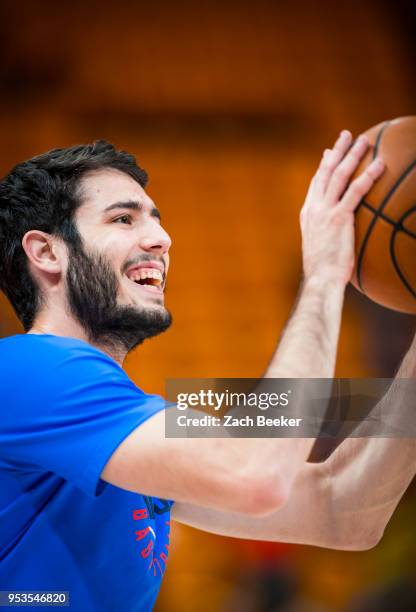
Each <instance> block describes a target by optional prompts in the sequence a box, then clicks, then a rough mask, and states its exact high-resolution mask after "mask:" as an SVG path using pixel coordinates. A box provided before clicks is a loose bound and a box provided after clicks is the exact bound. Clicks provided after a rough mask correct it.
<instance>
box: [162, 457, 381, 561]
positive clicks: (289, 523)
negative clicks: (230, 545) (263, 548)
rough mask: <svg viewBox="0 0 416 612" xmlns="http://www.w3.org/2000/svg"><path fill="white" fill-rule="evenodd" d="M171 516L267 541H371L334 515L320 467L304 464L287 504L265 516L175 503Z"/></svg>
mask: <svg viewBox="0 0 416 612" xmlns="http://www.w3.org/2000/svg"><path fill="white" fill-rule="evenodd" d="M172 518H173V519H175V520H178V521H180V522H181V523H185V524H187V525H190V526H192V527H196V528H197V529H203V530H204V531H209V532H211V533H216V534H218V535H224V536H229V537H235V538H246V539H249V540H266V541H269V542H289V543H292V544H307V545H311V546H320V547H324V548H334V549H339V550H365V549H368V548H370V547H371V546H372V545H373V544H374V542H373V540H372V539H370V538H369V537H368V535H367V534H365V533H362V532H361V531H360V526H359V525H358V527H357V526H355V525H354V526H351V524H348V525H344V524H342V525H341V524H340V522H339V520H338V519H339V517H337V516H334V508H333V505H332V503H331V495H330V484H329V482H328V481H327V479H326V477H325V474H324V472H323V470H322V466H321V465H319V464H308V463H307V464H304V466H303V467H302V469H301V470H300V471H299V473H298V475H297V478H296V481H295V483H294V486H293V490H292V494H291V496H290V498H289V501H288V502H287V504H286V505H285V506H284V507H283V508H280V509H279V510H277V511H276V512H274V513H273V514H269V515H268V516H264V517H261V518H256V517H247V516H243V515H242V514H238V513H231V512H218V511H215V510H211V509H209V508H203V507H200V506H195V505H189V504H175V505H174V506H173V512H172Z"/></svg>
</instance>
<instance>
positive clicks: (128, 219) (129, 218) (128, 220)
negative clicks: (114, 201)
mask: <svg viewBox="0 0 416 612" xmlns="http://www.w3.org/2000/svg"><path fill="white" fill-rule="evenodd" d="M125 219H127V223H131V221H132V219H131V215H123V216H122V217H118V218H117V219H114V220H113V223H118V222H119V221H121V222H122V223H123V224H125Z"/></svg>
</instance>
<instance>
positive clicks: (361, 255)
mask: <svg viewBox="0 0 416 612" xmlns="http://www.w3.org/2000/svg"><path fill="white" fill-rule="evenodd" d="M383 131H384V130H383ZM415 166H416V160H413V161H412V162H411V164H409V166H408V167H407V168H406V170H404V172H402V174H401V175H400V176H399V178H398V179H397V181H396V182H395V183H394V185H393V186H392V187H391V189H390V191H389V192H388V193H387V195H386V196H385V198H384V199H383V200H382V201H381V203H380V206H379V207H378V209H377V212H378V213H379V214H378V215H375V216H374V218H373V219H372V220H371V222H370V224H369V226H368V228H367V232H366V234H365V236H364V239H363V241H362V244H361V248H360V252H359V255H358V259H357V282H358V286H359V288H360V289H361V291H363V292H364V289H363V286H362V282H361V267H362V262H363V258H364V252H365V248H366V246H367V242H368V240H369V238H370V236H371V234H372V232H373V229H374V226H375V224H376V222H377V219H378V218H379V217H380V213H381V212H382V210H383V209H384V208H385V206H386V205H387V204H388V202H389V200H390V198H391V197H392V195H393V194H394V193H395V191H396V190H397V189H398V187H399V186H400V185H401V183H402V182H403V181H404V179H405V178H406V177H407V176H408V175H409V174H410V172H411V171H412V170H413V168H414V167H415Z"/></svg>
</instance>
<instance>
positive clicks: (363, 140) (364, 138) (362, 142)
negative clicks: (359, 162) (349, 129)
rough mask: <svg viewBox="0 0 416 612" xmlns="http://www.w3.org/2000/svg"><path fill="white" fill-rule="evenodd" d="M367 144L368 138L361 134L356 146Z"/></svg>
mask: <svg viewBox="0 0 416 612" xmlns="http://www.w3.org/2000/svg"><path fill="white" fill-rule="evenodd" d="M365 142H368V140H367V136H364V134H361V136H358V138H357V140H356V142H355V144H356V145H358V146H359V145H362V144H364V143H365Z"/></svg>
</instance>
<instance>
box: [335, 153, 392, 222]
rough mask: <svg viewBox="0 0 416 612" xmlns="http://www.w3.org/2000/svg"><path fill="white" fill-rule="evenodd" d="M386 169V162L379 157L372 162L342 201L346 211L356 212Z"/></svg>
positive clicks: (349, 188) (341, 204)
mask: <svg viewBox="0 0 416 612" xmlns="http://www.w3.org/2000/svg"><path fill="white" fill-rule="evenodd" d="M384 168H385V165H384V162H383V161H382V160H381V159H380V158H379V157H378V158H377V159H375V160H374V161H372V162H371V164H370V165H369V166H367V168H366V169H365V170H364V172H363V173H362V174H360V176H359V177H357V178H356V179H355V180H354V181H352V183H351V185H350V186H349V187H348V189H347V191H346V192H345V194H344V196H343V197H342V200H341V201H340V206H342V207H343V208H344V210H346V211H350V212H352V211H354V210H355V209H356V208H357V206H358V204H359V203H360V202H361V200H362V199H363V198H364V196H366V195H367V193H368V192H369V191H370V189H371V187H372V186H373V185H374V183H375V182H376V180H377V179H378V178H379V177H380V176H381V174H383V171H384Z"/></svg>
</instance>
